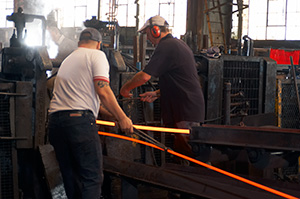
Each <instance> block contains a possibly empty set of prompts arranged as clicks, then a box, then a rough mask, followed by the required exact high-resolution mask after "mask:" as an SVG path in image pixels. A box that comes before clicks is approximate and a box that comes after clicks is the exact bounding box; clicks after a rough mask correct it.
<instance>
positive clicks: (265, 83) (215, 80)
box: [195, 55, 276, 124]
mask: <svg viewBox="0 0 300 199" xmlns="http://www.w3.org/2000/svg"><path fill="white" fill-rule="evenodd" d="M195 58H196V61H197V62H198V65H199V68H198V73H199V75H200V77H202V79H203V80H204V82H205V83H204V85H203V89H204V96H205V102H206V121H207V123H214V124H222V123H223V122H224V121H223V117H224V96H223V95H224V88H225V86H224V84H225V83H226V82H229V83H230V84H231V91H230V92H231V94H235V93H238V92H240V91H242V92H243V93H244V98H243V100H244V101H249V103H250V108H249V110H248V112H247V114H248V115H256V114H262V113H272V112H273V113H274V112H275V98H276V86H275V85H276V62H275V61H273V60H272V59H270V58H268V57H246V56H232V55H222V56H221V57H220V58H218V59H213V58H208V57H206V56H204V55H197V56H195ZM231 102H235V99H232V101H231Z"/></svg>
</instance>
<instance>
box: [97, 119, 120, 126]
mask: <svg viewBox="0 0 300 199" xmlns="http://www.w3.org/2000/svg"><path fill="white" fill-rule="evenodd" d="M96 124H101V125H106V126H116V123H114V122H110V121H104V120H96Z"/></svg>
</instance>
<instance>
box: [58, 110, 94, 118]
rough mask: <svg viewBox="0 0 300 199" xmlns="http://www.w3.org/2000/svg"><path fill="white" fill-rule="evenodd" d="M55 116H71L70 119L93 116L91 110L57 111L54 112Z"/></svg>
mask: <svg viewBox="0 0 300 199" xmlns="http://www.w3.org/2000/svg"><path fill="white" fill-rule="evenodd" d="M53 114H60V115H65V114H66V115H69V116H70V117H80V116H85V115H89V114H92V115H94V114H93V112H92V111H91V110H64V111H57V112H54V113H53Z"/></svg>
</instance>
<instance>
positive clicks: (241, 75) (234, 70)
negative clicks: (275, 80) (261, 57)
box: [223, 61, 260, 115]
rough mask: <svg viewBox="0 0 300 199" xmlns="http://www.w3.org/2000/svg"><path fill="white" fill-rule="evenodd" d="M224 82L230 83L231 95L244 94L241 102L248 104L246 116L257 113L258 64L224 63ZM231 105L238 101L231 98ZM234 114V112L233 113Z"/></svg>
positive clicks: (243, 62) (242, 62)
mask: <svg viewBox="0 0 300 199" xmlns="http://www.w3.org/2000/svg"><path fill="white" fill-rule="evenodd" d="M223 72H224V82H230V83H231V93H232V94H235V93H238V92H240V91H242V92H243V93H244V97H243V101H244V102H246V101H248V102H249V103H250V108H249V109H248V112H247V113H248V115H255V114H258V113H259V92H260V90H259V86H260V62H249V61H248V62H245V61H224V71H223ZM231 102H232V103H234V102H240V99H235V98H232V101H231ZM233 113H234V112H233Z"/></svg>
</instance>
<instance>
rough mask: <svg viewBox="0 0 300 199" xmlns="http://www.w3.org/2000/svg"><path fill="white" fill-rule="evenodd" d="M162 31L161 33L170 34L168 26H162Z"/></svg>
mask: <svg viewBox="0 0 300 199" xmlns="http://www.w3.org/2000/svg"><path fill="white" fill-rule="evenodd" d="M159 28H160V31H161V32H169V27H168V26H160V27H159Z"/></svg>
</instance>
